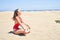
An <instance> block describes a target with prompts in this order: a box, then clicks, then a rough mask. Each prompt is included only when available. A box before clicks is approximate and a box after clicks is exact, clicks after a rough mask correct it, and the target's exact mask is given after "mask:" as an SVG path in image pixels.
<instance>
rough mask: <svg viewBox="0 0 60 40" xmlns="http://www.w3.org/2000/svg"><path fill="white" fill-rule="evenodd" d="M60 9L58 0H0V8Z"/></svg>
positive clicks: (59, 0)
mask: <svg viewBox="0 0 60 40" xmlns="http://www.w3.org/2000/svg"><path fill="white" fill-rule="evenodd" d="M16 8H19V9H20V10H45V9H60V0H0V10H15V9H16Z"/></svg>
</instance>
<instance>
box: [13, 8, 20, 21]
mask: <svg viewBox="0 0 60 40" xmlns="http://www.w3.org/2000/svg"><path fill="white" fill-rule="evenodd" d="M19 15H21V13H20V11H19V9H16V10H15V11H14V15H13V20H15V19H16V16H19Z"/></svg>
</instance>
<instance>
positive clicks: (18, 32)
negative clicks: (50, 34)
mask: <svg viewBox="0 0 60 40" xmlns="http://www.w3.org/2000/svg"><path fill="white" fill-rule="evenodd" d="M21 33H24V30H23V29H19V30H17V31H14V34H16V35H17V34H21Z"/></svg>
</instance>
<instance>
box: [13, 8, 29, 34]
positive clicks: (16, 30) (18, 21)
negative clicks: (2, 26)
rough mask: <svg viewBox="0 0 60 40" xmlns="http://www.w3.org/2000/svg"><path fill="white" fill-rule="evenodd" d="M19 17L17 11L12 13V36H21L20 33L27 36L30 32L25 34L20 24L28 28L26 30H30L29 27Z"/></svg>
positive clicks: (19, 14)
mask: <svg viewBox="0 0 60 40" xmlns="http://www.w3.org/2000/svg"><path fill="white" fill-rule="evenodd" d="M20 16H21V12H20V11H19V10H18V9H16V10H15V11H14V15H13V21H14V22H15V23H14V24H15V25H14V26H13V33H14V34H21V33H22V34H28V33H29V32H30V31H28V32H27V31H26V30H25V29H24V26H23V25H22V24H24V25H26V26H27V27H28V29H30V27H29V25H27V24H25V23H24V22H23V21H22V19H21V17H20Z"/></svg>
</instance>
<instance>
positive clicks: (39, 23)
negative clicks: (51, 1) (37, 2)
mask: <svg viewBox="0 0 60 40" xmlns="http://www.w3.org/2000/svg"><path fill="white" fill-rule="evenodd" d="M12 16H13V12H8V11H7V12H0V40H60V24H59V23H56V22H55V20H60V11H36V12H33V11H32V12H22V15H21V17H22V19H23V21H24V22H25V23H27V24H29V25H30V27H31V33H29V34H27V35H26V36H18V35H14V34H12V33H11V34H9V33H8V32H9V31H11V30H12V28H13V25H14V22H13V20H12Z"/></svg>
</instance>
